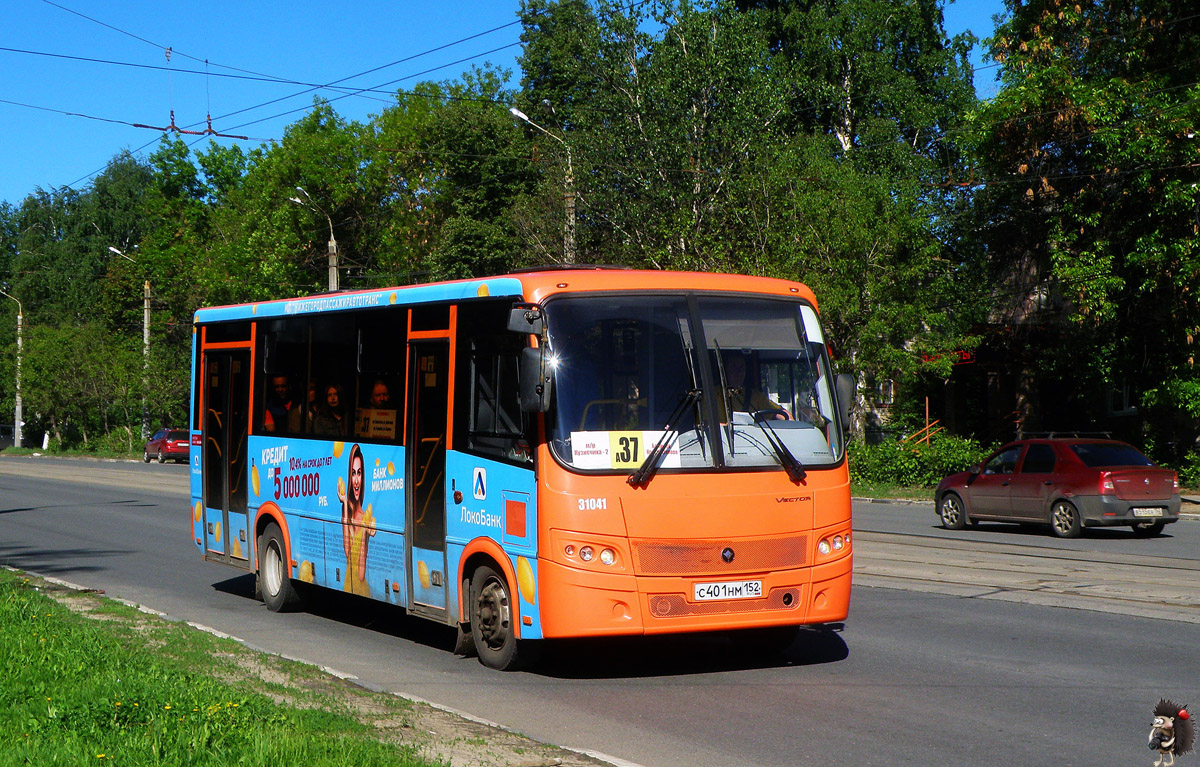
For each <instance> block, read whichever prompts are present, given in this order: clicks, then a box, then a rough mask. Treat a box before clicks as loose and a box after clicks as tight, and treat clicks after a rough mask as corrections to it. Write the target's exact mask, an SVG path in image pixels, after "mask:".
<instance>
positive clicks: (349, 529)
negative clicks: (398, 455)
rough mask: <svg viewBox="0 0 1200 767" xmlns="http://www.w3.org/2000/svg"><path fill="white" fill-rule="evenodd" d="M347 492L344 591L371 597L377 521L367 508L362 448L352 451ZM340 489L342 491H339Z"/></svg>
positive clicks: (344, 534)
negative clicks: (370, 545) (371, 545)
mask: <svg viewBox="0 0 1200 767" xmlns="http://www.w3.org/2000/svg"><path fill="white" fill-rule="evenodd" d="M348 474H349V476H348V481H347V483H346V491H345V493H344V494H342V497H341V499H340V500H341V502H342V548H343V549H344V550H345V552H346V577H345V581H344V585H343V587H342V588H343V590H344V591H348V592H350V593H351V594H358V595H360V596H364V597H369V596H371V588H370V586H369V585H368V584H367V540H368V539H369V538H370V537H371V536H373V535H375V519H374V517H373V515H372V513H371V507H370V505H369V504H368V505H366V506H364V504H363V497H364V496H365V495H366V492H367V478H366V462H365V461H364V460H363V454H362V449H361V448H360V447H359V446H358V445H357V444H356V445H354V447H352V448H350V463H349V467H348ZM339 490H340V488H339Z"/></svg>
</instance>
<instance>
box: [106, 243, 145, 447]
mask: <svg viewBox="0 0 1200 767" xmlns="http://www.w3.org/2000/svg"><path fill="white" fill-rule="evenodd" d="M134 247H137V246H136V245H135V246H134ZM108 249H109V250H110V251H112V252H113V253H116V254H117V255H118V256H120V257H121V258H123V259H125V260H126V261H132V262H133V263H135V264H136V263H137V261H134V260H133V259H132V258H130V257H129V256H127V255H125V254H124V253H122V252H121V251H120V250H117V249H116V248H114V247H113V246H112V245H109V246H108ZM149 389H150V280H146V284H145V286H144V287H143V289H142V390H143V393H142V439H143V440H147V439H150V409H149V408H148V407H147V406H146V394H145V392H146V391H149Z"/></svg>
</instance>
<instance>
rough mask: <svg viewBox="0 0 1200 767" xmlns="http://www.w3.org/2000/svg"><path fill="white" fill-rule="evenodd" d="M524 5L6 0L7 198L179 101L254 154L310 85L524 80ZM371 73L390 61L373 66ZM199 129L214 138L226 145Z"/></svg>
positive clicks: (967, 6)
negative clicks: (499, 76) (478, 69)
mask: <svg viewBox="0 0 1200 767" xmlns="http://www.w3.org/2000/svg"><path fill="white" fill-rule="evenodd" d="M519 5H520V3H519V0H494V1H492V2H487V1H486V0H469V1H468V0H463V1H461V2H459V1H456V0H444V1H443V2H415V1H414V0H391V1H390V2H388V1H387V0H352V1H351V2H347V3H333V2H328V1H326V2H316V1H315V0H291V1H290V2H288V3H286V4H285V3H276V2H265V1H264V0H238V1H237V2H227V1H226V0H206V1H205V2H180V1H179V0H157V1H156V2H150V1H149V0H117V2H113V0H4V2H3V7H4V18H5V24H4V27H3V31H2V32H0V49H3V50H0V73H2V77H0V125H3V129H2V131H0V135H2V136H3V140H0V200H4V201H7V202H10V203H12V204H14V205H16V204H19V203H20V201H21V200H22V199H24V197H25V196H26V195H28V194H30V193H31V192H33V191H34V190H35V189H36V188H38V187H41V188H43V189H47V190H49V189H54V188H58V187H61V186H70V187H73V188H76V189H79V188H82V187H84V186H86V185H87V183H88V182H89V181H90V179H91V178H92V176H93V175H94V174H95V173H97V172H99V171H100V170H102V169H103V168H104V166H105V164H106V163H107V162H108V161H109V160H110V159H111V158H112V157H113V156H114V155H115V154H117V153H118V152H120V151H121V150H124V149H128V150H130V151H132V152H134V153H135V154H139V155H141V156H143V157H144V156H145V154H146V153H148V152H152V151H153V150H154V148H155V146H156V145H157V142H158V139H159V136H160V135H161V132H160V131H155V130H148V129H145V128H136V127H133V125H132V124H134V123H140V124H144V125H150V126H158V127H163V126H167V125H168V124H170V120H171V111H172V110H174V113H175V124H176V125H177V126H179V127H181V128H185V129H188V130H198V131H202V130H205V128H206V127H207V122H206V120H207V116H208V115H211V117H212V128H213V129H214V130H215V131H217V132H218V133H227V134H235V135H242V136H248V137H249V138H250V140H248V141H239V142H238V143H240V144H241V145H242V146H243V148H245V149H250V148H253V147H255V146H258V145H259V144H260V143H262V142H263V141H264V140H267V139H279V138H280V137H282V135H283V130H284V128H285V126H286V125H287V124H289V123H291V122H294V121H295V120H296V119H298V118H299V117H300V116H301V115H302V114H303V113H304V111H305V110H306V109H307V108H308V107H310V106H311V104H312V99H313V96H314V94H315V93H320V94H321V95H322V96H324V97H326V98H329V99H334V98H336V97H339V96H342V95H344V93H345V91H338V90H331V89H323V90H319V91H314V90H312V89H311V88H309V87H307V86H308V85H309V84H328V83H334V82H337V81H341V82H339V83H338V84H339V86H342V87H350V86H352V87H354V88H379V89H380V90H381V91H384V92H385V93H362V94H360V95H353V96H348V97H346V98H340V99H339V100H337V101H336V102H335V104H334V106H335V108H336V109H337V111H338V112H339V113H340V114H342V115H343V116H345V117H347V118H350V119H360V120H361V119H366V118H367V117H368V116H369V115H371V114H376V113H378V112H379V111H380V110H381V109H383V108H384V107H385V106H386V100H387V95H386V92H392V91H394V90H395V89H397V88H405V87H411V86H412V85H414V84H415V83H417V82H420V81H422V80H443V79H457V78H458V76H459V75H460V74H461V73H462V72H463V71H464V70H466V69H468V68H470V66H471V65H472V64H483V63H484V62H491V63H492V64H495V65H498V66H500V67H506V68H509V69H511V70H512V71H513V73H514V79H515V78H516V76H517V71H516V69H517V68H516V63H515V61H516V57H517V56H518V55H520V46H519V39H520V34H521V29H520V26H519V25H518V24H516V23H514V22H516V13H517V10H518V8H519ZM1001 10H1002V2H1001V0H957V2H955V3H952V4H950V5H948V6H947V7H946V9H945V16H946V29H947V31H948V32H949V33H950V34H952V35H953V34H956V33H958V32H960V31H963V30H967V29H969V30H971V31H973V32H974V33H975V34H976V35H977V36H978V37H979V38H980V39H983V38H986V37H988V36H989V35H990V34H991V31H992V16H993V15H994V14H996V13H997V12H999V11H1001ZM167 48H170V49H171V55H170V58H169V59H168V57H167V55H166V49H167ZM435 49H440V50H435ZM975 64H976V66H977V67H978V66H979V65H980V61H979V58H978V52H977V55H976V59H975ZM377 68H378V69H377ZM368 70H375V71H373V72H370V73H369V74H361V73H364V72H367V71H368ZM206 72H207V75H206V74H205V73H206ZM993 72H994V70H993V69H985V70H982V71H980V72H978V73H977V75H976V87H977V90H978V91H979V93H980V95H981V96H984V97H987V96H990V95H993V94H994V93H995V86H994V85H993V84H992V73H993ZM355 75H359V76H355ZM343 78H348V79H344V80H343ZM272 79H284V80H289V81H292V84H288V83H280V82H274V81H271V80H272ZM267 102H274V103H269V104H268V103H267ZM66 113H70V114H66ZM185 138H187V139H188V141H189V143H193V142H199V143H198V144H197V146H198V148H199V147H204V146H207V145H208V141H209V140H210V137H201V136H185ZM215 140H217V141H218V142H220V143H224V144H228V143H233V141H234V140H232V139H224V138H218V139H215Z"/></svg>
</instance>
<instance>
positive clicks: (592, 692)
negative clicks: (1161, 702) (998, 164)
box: [0, 457, 1200, 767]
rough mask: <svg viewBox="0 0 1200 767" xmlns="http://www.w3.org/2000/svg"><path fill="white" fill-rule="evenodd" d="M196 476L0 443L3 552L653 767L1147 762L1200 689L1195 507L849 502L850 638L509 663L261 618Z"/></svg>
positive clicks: (368, 613) (379, 628) (547, 736)
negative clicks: (944, 519)
mask: <svg viewBox="0 0 1200 767" xmlns="http://www.w3.org/2000/svg"><path fill="white" fill-rule="evenodd" d="M185 482H186V467H185V466H170V465H167V466H158V465H150V466H143V465H142V464H140V463H123V464H115V463H96V462H86V461H61V460H54V459H45V458H39V459H17V458H8V457H4V458H0V561H2V562H4V563H6V564H9V565H12V566H15V567H19V568H23V569H27V570H29V571H32V572H36V573H39V574H45V575H52V576H56V577H59V578H62V579H65V580H68V581H71V582H73V583H77V584H80V585H84V586H88V587H91V588H99V589H103V590H105V592H106V593H107V594H109V595H110V596H116V597H121V598H124V599H128V600H131V601H134V602H138V603H140V604H144V605H146V606H148V607H152V608H155V609H158V610H162V611H164V612H166V613H169V614H170V615H172V616H175V617H178V618H181V619H185V620H189V621H192V622H195V623H199V624H203V625H206V626H210V627H213V628H216V629H218V630H220V631H223V632H226V633H228V634H231V635H234V636H237V637H239V638H241V639H243V640H244V641H246V642H247V643H249V644H251V645H253V646H256V647H260V648H263V649H266V650H269V651H271V652H277V653H281V654H284V655H287V656H290V657H295V658H300V659H304V660H308V661H310V662H313V663H316V664H318V665H321V666H326V667H330V668H334V669H338V670H340V671H342V672H344V673H348V674H351V675H353V676H355V677H357V678H359V679H360V680H361V681H362V682H363V683H365V684H368V685H370V686H373V687H378V688H380V689H386V690H390V691H394V692H401V693H404V694H408V695H411V696H416V697H419V698H423V699H426V700H431V701H435V702H437V703H441V704H444V705H447V706H451V707H454V708H457V709H460V710H463V711H466V712H469V713H471V714H474V715H476V716H480V717H483V718H485V719H488V720H491V721H496V722H499V723H501V724H504V725H505V726H508V727H511V728H513V729H516V730H518V731H521V732H523V733H526V734H528V735H531V736H533V737H535V738H538V739H540V740H544V741H547V742H551V743H556V744H559V745H565V746H568V747H572V748H577V749H584V750H591V751H596V752H602V753H604V754H608V755H612V756H614V757H616V758H617V759H620V760H626V761H628V762H632V763H636V764H641V765H648V766H651V767H675V766H677V765H678V766H679V767H683V766H684V765H686V766H688V767H706V766H707V765H712V766H713V767H718V766H719V767H728V766H729V765H744V766H745V767H768V766H769V767H777V766H778V765H801V764H803V765H809V764H831V763H836V764H854V765H901V764H914V765H915V764H920V765H930V764H934V765H949V764H959V763H969V764H972V765H981V766H983V767H992V766H995V767H999V766H1000V765H1005V766H1007V765H1013V764H1022V765H1024V764H1056V765H1089V766H1091V765H1105V764H1121V765H1126V764H1139V763H1145V764H1150V763H1152V762H1153V756H1154V755H1153V754H1151V753H1150V751H1149V750H1148V749H1147V748H1146V734H1147V732H1148V731H1149V726H1150V709H1151V707H1152V706H1153V704H1154V703H1155V702H1157V700H1158V698H1159V697H1160V696H1167V697H1175V698H1176V699H1182V700H1183V701H1185V702H1187V701H1191V702H1195V701H1198V700H1200V696H1197V694H1196V693H1197V692H1198V691H1200V653H1197V652H1196V651H1195V648H1196V647H1197V646H1198V643H1200V626H1198V625H1197V621H1198V620H1200V619H1198V618H1197V613H1200V607H1198V602H1200V586H1197V578H1196V576H1197V572H1196V571H1197V570H1198V569H1200V561H1198V559H1197V552H1198V551H1200V546H1198V545H1197V544H1200V522H1197V521H1195V520H1186V521H1183V522H1180V523H1179V524H1176V525H1172V526H1169V527H1168V528H1167V534H1166V535H1165V536H1163V537H1160V538H1156V539H1150V540H1146V539H1139V538H1134V537H1133V536H1132V535H1131V534H1126V533H1124V532H1123V531H1102V532H1101V533H1099V534H1090V535H1087V536H1086V537H1084V538H1082V539H1080V540H1078V541H1067V542H1063V541H1058V540H1056V539H1053V538H1050V537H1049V536H1048V535H1046V534H1043V533H1040V532H1037V531H1033V532H1030V531H1024V530H1019V529H1016V528H1006V527H1002V526H983V527H981V528H980V529H978V530H965V531H961V532H957V533H951V532H948V531H944V530H941V529H940V528H937V527H935V524H936V519H935V517H934V514H933V510H932V507H931V506H928V505H924V506H922V505H894V504H858V505H856V509H855V511H856V522H855V530H856V533H855V542H854V546H855V570H856V574H855V583H856V585H855V589H854V594H853V598H852V604H851V610H850V618H849V620H848V621H847V624H846V626H845V629H844V630H843V631H841V632H840V633H816V632H814V633H812V634H810V635H807V636H805V637H804V638H802V639H801V640H800V641H798V642H797V643H796V644H794V645H793V646H792V647H791V648H790V649H789V650H788V651H787V653H786V654H785V655H784V656H782V657H776V658H763V657H754V656H750V655H747V654H746V653H745V652H743V651H740V650H738V648H736V647H735V646H734V645H733V644H732V643H731V642H730V641H728V640H727V639H724V638H720V637H688V638H676V639H654V640H608V641H604V642H599V641H596V642H592V641H589V642H563V643H556V644H554V645H551V646H550V647H548V648H547V653H546V658H545V662H544V663H543V665H542V666H541V667H539V668H538V669H537V670H535V671H533V672H525V673H515V674H500V673H497V672H492V671H489V670H487V669H484V668H483V667H481V666H480V665H479V664H478V663H477V662H476V661H475V660H473V659H463V658H458V657H455V656H453V655H452V654H451V653H450V652H449V650H448V644H449V642H450V639H451V637H450V636H449V634H448V632H447V631H445V630H443V629H441V628H439V627H433V626H429V625H426V624H424V623H423V622H421V621H417V620H409V619H407V618H405V617H404V616H403V615H402V614H401V613H400V611H398V610H396V609H394V608H387V607H385V606H377V605H375V604H373V603H370V602H366V601H363V600H358V599H354V598H347V597H342V596H341V595H337V596H333V597H331V598H328V599H321V600H319V601H318V602H317V603H316V604H314V605H313V606H312V609H311V610H310V611H309V612H304V613H295V614H284V615H278V614H274V613H270V612H268V611H267V610H266V609H265V608H264V607H263V605H262V604H261V603H259V602H257V601H255V600H254V599H253V595H252V593H251V591H252V585H253V582H252V579H251V578H250V577H249V576H247V575H243V574H241V573H239V572H238V571H236V570H231V569H225V568H222V567H221V566H218V565H212V564H207V563H205V562H203V561H202V560H201V559H200V558H199V556H198V554H197V553H196V550H195V548H194V545H193V544H192V542H191V539H190V537H189V529H190V528H189V525H188V519H189V516H188V515H189V509H188V504H187V501H186V498H185V487H186V485H185ZM1187 758H1189V757H1184V759H1185V760H1186V759H1187ZM1142 759H1149V760H1150V761H1148V762H1141V761H1140V760H1142Z"/></svg>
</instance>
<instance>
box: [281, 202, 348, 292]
mask: <svg viewBox="0 0 1200 767" xmlns="http://www.w3.org/2000/svg"><path fill="white" fill-rule="evenodd" d="M296 191H297V192H299V193H300V194H302V195H304V198H305V199H306V200H308V202H305V201H304V200H301V199H300V198H299V197H289V198H288V200H289V201H291V202H294V203H296V204H297V205H303V206H304V207H306V208H311V209H313V210H315V211H317V212H318V213H320V214H321V215H322V216H324V217H325V220H326V221H328V222H329V292H330V293H332V292H334V291H335V290H337V289H338V249H337V239H336V238H335V237H334V236H333V219H332V218H330V216H329V214H328V213H326V212H325V210H324V208H322V207H321V206H320V205H317V203H316V201H315V200H313V198H312V197H311V196H310V195H309V194H308V192H306V191H304V188H303V187H299V186H298V187H296Z"/></svg>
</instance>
